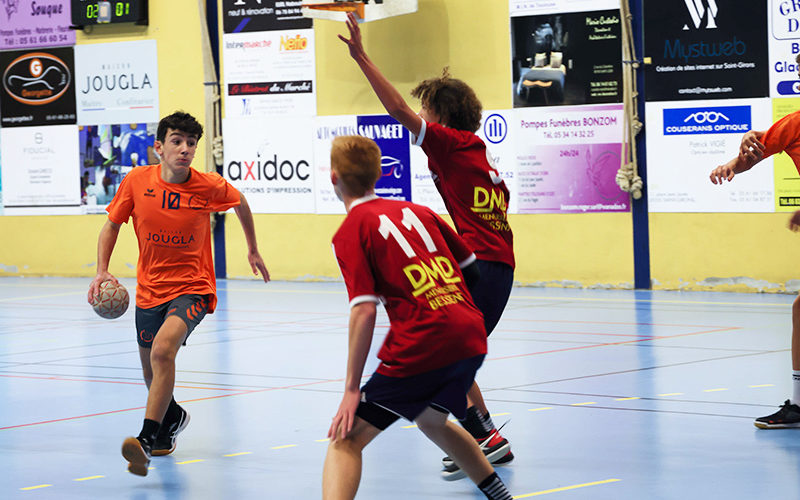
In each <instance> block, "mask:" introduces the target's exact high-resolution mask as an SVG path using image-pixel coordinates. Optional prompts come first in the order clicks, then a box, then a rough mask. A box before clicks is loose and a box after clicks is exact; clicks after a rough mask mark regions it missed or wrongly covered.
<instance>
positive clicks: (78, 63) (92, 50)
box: [75, 40, 160, 125]
mask: <svg viewBox="0 0 800 500" xmlns="http://www.w3.org/2000/svg"><path fill="white" fill-rule="evenodd" d="M75 79H76V95H77V107H78V124H80V125H97V124H112V123H147V122H157V121H158V120H159V119H160V117H159V109H158V52H157V50H156V41H155V40H142V41H135V42H119V43H96V44H90V45H78V46H76V47H75Z"/></svg>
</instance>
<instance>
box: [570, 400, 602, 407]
mask: <svg viewBox="0 0 800 500" xmlns="http://www.w3.org/2000/svg"><path fill="white" fill-rule="evenodd" d="M596 404H597V402H596V401H587V402H586V403H572V404H571V405H570V406H586V405H596Z"/></svg>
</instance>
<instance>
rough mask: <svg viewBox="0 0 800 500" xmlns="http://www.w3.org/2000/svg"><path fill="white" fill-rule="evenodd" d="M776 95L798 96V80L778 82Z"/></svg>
mask: <svg viewBox="0 0 800 500" xmlns="http://www.w3.org/2000/svg"><path fill="white" fill-rule="evenodd" d="M778 93H779V94H780V95H796V94H800V80H789V81H785V82H778Z"/></svg>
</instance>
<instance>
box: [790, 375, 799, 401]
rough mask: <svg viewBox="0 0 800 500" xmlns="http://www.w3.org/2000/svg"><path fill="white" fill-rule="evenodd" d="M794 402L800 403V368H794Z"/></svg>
mask: <svg viewBox="0 0 800 500" xmlns="http://www.w3.org/2000/svg"><path fill="white" fill-rule="evenodd" d="M791 402H792V404H795V405H800V370H792V401H791Z"/></svg>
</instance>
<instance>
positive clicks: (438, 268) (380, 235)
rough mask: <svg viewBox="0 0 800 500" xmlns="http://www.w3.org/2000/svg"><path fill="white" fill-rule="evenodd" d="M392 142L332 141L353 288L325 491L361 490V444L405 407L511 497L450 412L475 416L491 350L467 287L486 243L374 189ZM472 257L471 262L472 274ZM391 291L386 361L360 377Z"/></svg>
mask: <svg viewBox="0 0 800 500" xmlns="http://www.w3.org/2000/svg"><path fill="white" fill-rule="evenodd" d="M380 176H381V151H380V149H379V148H378V145H377V144H375V143H374V142H373V141H371V140H370V139H367V138H365V137H360V136H340V137H337V138H335V139H334V141H333V145H332V148H331V182H332V183H333V186H334V190H335V191H336V194H337V195H338V196H339V198H340V199H341V200H342V201H343V202H344V205H345V208H346V210H347V216H346V217H345V220H344V222H342V225H341V227H340V228H339V230H338V231H337V232H336V234H335V235H334V237H333V249H334V253H335V254H336V260H337V262H338V263H339V267H340V269H341V271H342V276H343V277H344V282H345V285H346V286H347V293H348V297H349V299H350V326H349V335H348V338H349V342H348V344H349V349H348V357H347V373H346V377H345V392H344V396H343V397H342V402H341V404H340V405H339V409H338V411H337V412H336V415H335V416H334V417H333V422H332V423H331V426H330V429H329V430H328V437H329V438H331V442H330V445H329V446H328V453H327V455H326V457H325V467H324V470H323V476H322V498H323V499H325V500H343V499H344V500H349V499H352V498H354V497H355V495H356V492H357V490H358V484H359V481H360V478H361V452H362V450H363V448H364V447H365V446H366V445H367V444H369V443H370V441H372V439H374V438H375V437H376V436H377V435H378V434H380V432H381V431H382V430H384V429H386V428H387V427H388V426H390V425H391V424H392V423H394V422H395V421H397V419H398V418H400V417H403V418H406V419H408V420H410V421H413V422H416V424H417V426H418V427H419V428H420V430H422V432H423V433H424V434H425V435H426V436H427V437H428V438H429V439H430V440H431V441H433V442H434V443H435V444H436V445H438V446H439V447H440V448H441V449H442V450H444V451H445V452H446V453H448V454H449V456H451V457H453V458H454V459H455V462H456V463H457V464H458V465H459V466H460V467H461V468H459V469H458V470H457V471H455V472H452V473H451V472H448V471H443V472H442V475H443V476H444V477H445V479H458V478H459V477H463V475H464V474H466V475H468V476H469V478H470V479H471V480H472V481H473V482H474V483H475V484H476V485H478V488H480V490H481V491H482V492H483V493H484V495H486V498H489V499H490V500H511V498H512V497H511V495H510V494H509V492H508V489H506V486H505V484H503V482H502V480H501V479H500V478H499V477H498V475H497V473H495V472H494V470H493V469H492V466H491V464H490V463H489V460H488V459H487V458H486V456H485V455H484V454H483V453H482V452H481V449H480V447H479V446H478V444H477V443H476V442H475V440H474V439H473V438H472V437H470V435H469V434H468V433H467V432H466V431H465V430H464V429H462V428H461V427H459V426H458V425H455V424H453V423H452V422H449V421H448V420H447V415H448V413H453V415H455V416H456V417H458V418H464V414H465V413H466V409H467V400H466V394H467V390H468V389H469V387H470V386H471V385H472V383H473V381H474V379H475V372H476V371H477V370H478V367H479V366H480V365H481V363H482V362H483V359H484V357H485V356H486V331H485V329H484V326H483V318H482V317H481V313H480V311H478V309H477V308H476V307H475V305H474V304H473V302H472V299H471V297H470V295H469V293H468V291H467V287H466V284H465V279H466V280H468V281H469V280H474V279H477V277H478V274H479V271H478V268H477V265H476V264H475V255H474V254H473V253H472V251H471V250H470V249H469V248H468V247H467V245H466V244H465V242H464V241H463V240H461V238H460V237H459V236H458V235H457V234H456V233H455V231H453V229H451V228H450V226H448V225H447V223H446V222H444V221H443V220H442V219H441V218H440V217H439V216H438V215H436V214H435V213H433V211H432V210H430V209H429V208H427V207H422V206H420V205H415V204H413V203H410V202H405V201H396V200H385V199H382V198H378V197H377V196H376V195H375V182H376V181H377V180H378V179H379V178H380ZM461 269H463V274H462V271H461ZM380 302H383V304H384V306H385V308H386V313H387V314H388V316H389V322H390V327H389V332H388V333H387V335H386V339H385V341H384V343H383V345H382V346H381V349H380V351H379V352H378V358H379V359H380V360H381V364H380V365H379V366H378V368H377V369H376V370H375V373H373V374H372V377H371V378H370V379H369V380H368V381H367V383H366V384H365V385H364V386H363V387H361V388H360V389H359V384H360V382H361V375H362V373H363V371H364V365H365V363H366V360H367V355H368V354H369V348H370V344H371V342H372V337H373V330H374V328H375V317H376V315H377V307H376V304H378V303H380Z"/></svg>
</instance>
